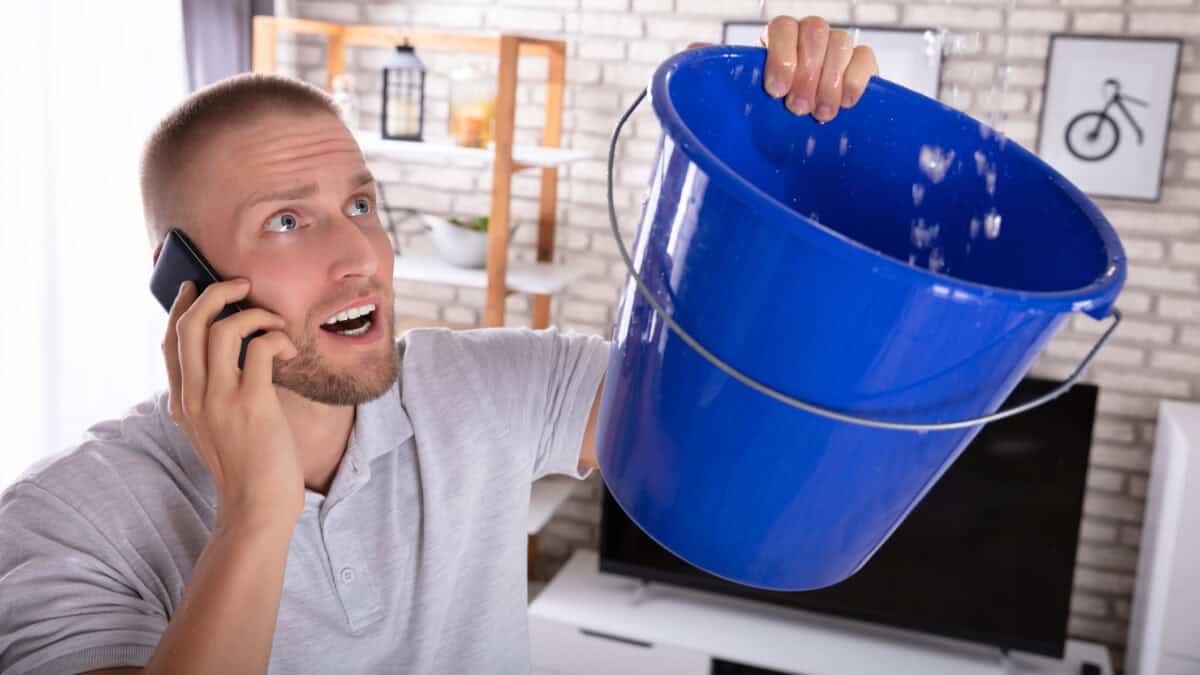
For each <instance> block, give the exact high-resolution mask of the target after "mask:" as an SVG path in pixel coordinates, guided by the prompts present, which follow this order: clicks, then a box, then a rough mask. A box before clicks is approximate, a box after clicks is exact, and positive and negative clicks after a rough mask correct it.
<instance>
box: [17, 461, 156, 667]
mask: <svg viewBox="0 0 1200 675" xmlns="http://www.w3.org/2000/svg"><path fill="white" fill-rule="evenodd" d="M125 567H126V565H125V563H124V562H123V561H122V560H121V559H120V556H119V554H118V553H117V549H116V547H115V546H114V545H113V543H112V542H111V541H110V540H109V539H108V538H106V537H105V536H104V534H103V533H102V532H101V531H99V530H98V529H97V528H96V527H94V526H93V525H92V523H91V522H89V521H88V520H87V519H86V518H85V517H84V516H83V515H82V514H80V513H79V511H77V510H76V509H75V508H73V507H72V506H71V505H69V504H67V503H66V502H65V501H63V500H62V499H60V498H59V497H57V496H56V495H54V494H52V493H51V492H49V491H47V490H45V489H44V488H42V487H41V486H40V485H38V484H36V483H33V482H29V481H25V482H19V483H17V484H15V485H13V486H11V487H10V488H9V489H8V490H6V491H5V492H4V493H3V494H2V495H0V598H2V600H0V675H17V674H18V673H22V674H24V673H79V672H84V671H89V670H97V669H102V668H118V667H122V666H126V667H142V666H144V665H145V664H146V663H147V662H148V661H149V660H150V656H151V655H152V654H153V653H154V649H155V647H156V646H157V645H158V641H159V639H160V638H161V636H162V634H163V631H165V630H166V625H167V617H166V613H165V612H164V611H163V609H162V607H161V605H160V603H158V602H155V601H149V600H146V599H145V598H143V597H140V596H139V595H138V594H137V593H136V592H135V591H134V590H133V589H132V588H131V587H130V586H129V584H127V583H125V581H124V580H123V578H124V575H123V574H122V573H121V571H120V570H121V569H122V568H125Z"/></svg>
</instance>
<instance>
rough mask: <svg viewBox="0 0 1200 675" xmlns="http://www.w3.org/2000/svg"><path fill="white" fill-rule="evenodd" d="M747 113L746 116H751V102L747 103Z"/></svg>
mask: <svg viewBox="0 0 1200 675" xmlns="http://www.w3.org/2000/svg"><path fill="white" fill-rule="evenodd" d="M745 115H746V117H749V116H750V104H749V103H747V104H746V110H745Z"/></svg>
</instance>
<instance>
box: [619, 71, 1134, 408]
mask: <svg viewBox="0 0 1200 675" xmlns="http://www.w3.org/2000/svg"><path fill="white" fill-rule="evenodd" d="M644 98H646V90H645V89H642V93H641V94H639V95H638V97H637V99H635V100H634V102H633V104H632V105H630V106H629V109H628V110H626V111H625V113H624V114H623V115H621V119H620V120H618V121H617V126H616V128H614V129H613V133H612V140H611V141H610V142H609V145H608V220H609V223H610V224H611V225H612V233H613V237H615V238H616V240H617V248H618V250H619V251H620V252H621V258H622V259H623V260H624V261H625V267H626V269H628V270H629V274H630V276H631V277H633V280H634V281H636V282H637V286H638V290H639V291H641V293H642V297H644V298H645V299H646V301H647V302H649V303H650V306H651V307H653V308H654V311H655V313H657V314H658V316H659V317H660V318H661V319H662V320H663V321H664V322H666V324H667V325H668V326H670V327H671V330H673V331H675V333H676V334H678V335H679V337H680V338H682V339H683V341H684V342H685V343H687V345H688V346H689V347H691V348H692V349H694V350H696V352H697V353H698V354H700V355H701V356H703V357H704V358H705V359H707V360H708V361H709V363H711V364H713V365H714V366H716V367H717V368H719V369H721V371H723V372H724V373H725V374H726V375H729V376H730V377H732V378H734V379H735V380H737V381H738V382H741V383H742V384H744V385H746V386H748V387H750V388H751V389H754V390H755V391H757V392H759V393H761V394H765V395H767V396H770V397H771V398H773V399H775V400H777V401H780V402H782V403H785V404H787V405H790V406H792V407H794V408H799V409H800V410H803V411H805V412H809V413H812V414H814V415H819V416H821V417H826V418H828V419H831V420H837V421H839V422H849V423H850V424H858V425H860V426H864V427H874V428H877V429H895V430H900V431H946V430H949V429H963V428H966V427H973V426H978V425H982V424H987V423H988V422H995V421H996V420H1002V419H1004V418H1006V417H1012V416H1013V415H1018V414H1020V413H1023V412H1025V411H1027V410H1032V409H1033V408H1036V407H1038V406H1040V405H1042V404H1044V403H1049V402H1050V401H1052V400H1054V399H1056V398H1058V397H1059V396H1061V395H1063V394H1065V393H1066V392H1067V390H1068V389H1070V388H1071V387H1073V386H1074V385H1075V382H1076V381H1078V380H1079V377H1080V376H1081V375H1082V374H1083V371H1084V369H1085V368H1087V367H1088V364H1090V363H1091V362H1092V359H1093V358H1094V357H1095V356H1096V352H1098V351H1100V348H1101V347H1103V346H1104V343H1106V342H1108V338H1109V337H1111V336H1112V334H1113V331H1114V330H1116V328H1117V326H1118V325H1119V324H1120V323H1121V312H1120V311H1119V310H1118V309H1116V308H1115V307H1114V308H1112V310H1111V312H1112V317H1113V322H1112V323H1111V324H1109V326H1108V328H1107V329H1106V330H1105V331H1104V333H1103V334H1102V335H1101V336H1100V339H1099V340H1097V341H1096V344H1095V345H1094V346H1093V347H1092V349H1091V351H1089V352H1088V353H1087V355H1086V356H1084V357H1083V361H1082V362H1081V363H1080V364H1079V366H1078V367H1076V368H1075V371H1074V372H1073V373H1071V375H1070V377H1068V378H1067V379H1066V381H1064V382H1063V383H1062V384H1060V385H1059V386H1058V387H1055V388H1054V390H1053V391H1050V392H1048V393H1046V394H1044V395H1042V396H1039V397H1038V398H1035V399H1034V400H1032V401H1027V402H1025V403H1022V404H1020V405H1016V406H1013V407H1011V408H1005V409H1004V410H999V411H996V412H994V413H992V414H991V415H982V416H980V417H971V418H969V419H964V420H958V421H955V422H930V423H916V422H911V423H910V422H890V421H887V420H876V419H869V418H866V417H857V416H855V415H850V414H847V413H843V412H838V411H836V410H830V409H829V408H823V407H821V406H818V405H814V404H812V403H806V402H804V401H801V400H799V399H797V398H793V397H791V396H788V395H787V394H784V393H782V392H779V391H776V390H775V389H772V388H771V387H768V386H767V385H765V384H762V383H761V382H759V381H757V380H755V379H753V378H751V377H750V376H748V375H745V374H743V373H742V372H741V371H739V370H737V369H736V368H734V367H733V366H731V365H729V364H728V363H725V362H724V361H722V360H721V359H720V358H718V357H717V356H716V355H715V354H713V353H712V352H710V351H708V350H707V349H705V348H704V346H703V345H701V344H700V343H699V342H697V341H696V339H695V338H693V337H692V336H691V335H690V334H688V332H687V331H686V330H684V329H683V327H682V326H680V325H679V324H678V323H676V322H675V320H674V319H672V318H671V317H670V316H669V315H668V313H667V311H666V310H665V309H663V308H662V306H661V305H659V304H658V302H657V301H656V300H655V299H654V295H653V294H652V293H651V292H650V289H649V288H647V287H646V283H645V282H644V281H642V277H641V275H639V274H638V272H637V270H636V269H634V266H633V260H632V259H631V258H630V256H629V251H627V250H626V249H625V242H624V240H623V239H621V231H620V228H619V227H618V226H617V210H616V207H615V206H614V204H613V160H614V158H615V156H616V150H617V139H618V138H619V137H620V135H621V128H622V127H624V126H625V122H626V121H627V120H628V119H629V116H630V115H632V114H633V111H634V110H636V109H637V107H638V105H639V104H640V103H641V102H642V99H644Z"/></svg>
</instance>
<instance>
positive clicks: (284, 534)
mask: <svg viewBox="0 0 1200 675" xmlns="http://www.w3.org/2000/svg"><path fill="white" fill-rule="evenodd" d="M293 527H294V523H291V524H288V522H287V521H286V520H284V521H282V522H281V523H278V524H270V525H256V526H235V525H230V526H220V525H218V527H217V529H216V530H214V532H213V536H212V538H211V539H209V542H208V545H207V546H205V548H204V551H203V553H201V555H200V559H199V560H198V561H197V563H196V568H195V570H194V571H193V572H192V577H191V580H190V581H189V582H188V585H187V588H186V590H185V591H184V594H183V598H182V600H181V601H180V604H179V608H178V611H176V613H175V616H174V617H172V619H171V621H170V623H169V624H167V629H166V631H165V632H164V633H163V637H162V640H160V641H159V643H158V648H157V649H155V651H154V655H153V657H151V659H150V663H148V664H147V665H146V669H145V672H146V673H172V674H176V673H265V672H267V663H268V662H269V660H270V657H271V643H272V639H273V638H274V635H275V621H276V618H277V616H278V614H279V600H280V596H281V595H282V592H283V577H284V572H285V570H286V569H287V554H288V543H289V542H290V541H291V537H292V529H293Z"/></svg>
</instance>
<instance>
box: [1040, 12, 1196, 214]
mask: <svg viewBox="0 0 1200 675" xmlns="http://www.w3.org/2000/svg"><path fill="white" fill-rule="evenodd" d="M1182 52H1183V40H1182V39H1180V38H1175V37H1130V36H1115V35H1080V34H1070V33H1054V34H1052V35H1051V36H1050V47H1049V49H1048V51H1047V53H1046V70H1045V72H1046V79H1045V82H1044V84H1043V85H1042V110H1041V113H1040V118H1039V120H1038V135H1037V152H1038V155H1039V156H1040V157H1041V158H1042V160H1043V161H1045V162H1046V163H1047V164H1049V165H1050V166H1052V167H1054V168H1055V169H1056V170H1057V171H1058V172H1059V173H1061V174H1062V175H1063V176H1065V177H1066V178H1067V180H1069V181H1071V182H1072V183H1074V184H1075V186H1076V187H1078V188H1079V189H1080V190H1082V191H1083V192H1085V193H1087V194H1089V195H1091V196H1094V197H1108V198H1113V199H1126V200H1130V201H1142V202H1157V201H1159V199H1160V198H1161V196H1162V176H1163V171H1164V169H1165V165H1166V151H1167V138H1168V137H1169V135H1170V127H1171V111H1172V108H1173V106H1174V105H1175V85H1176V80H1177V78H1178V76H1179V65H1180V59H1181V55H1182Z"/></svg>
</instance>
